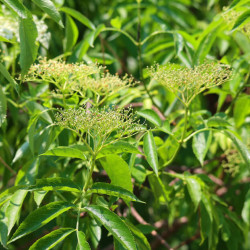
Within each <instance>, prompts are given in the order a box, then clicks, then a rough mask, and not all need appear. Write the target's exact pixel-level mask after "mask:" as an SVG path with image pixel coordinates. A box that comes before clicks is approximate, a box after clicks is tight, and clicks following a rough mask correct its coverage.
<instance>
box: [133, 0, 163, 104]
mask: <svg viewBox="0 0 250 250" xmlns="http://www.w3.org/2000/svg"><path fill="white" fill-rule="evenodd" d="M137 3H138V5H137V16H138V26H137V51H138V52H137V53H138V64H139V79H140V81H141V82H142V83H143V86H144V89H145V91H146V92H147V95H148V96H149V98H150V100H151V102H152V104H153V105H154V106H155V107H157V108H159V107H158V105H157V104H156V103H155V102H154V100H153V97H152V96H151V94H150V92H149V90H148V88H147V86H146V83H145V81H144V79H143V70H142V68H143V67H142V66H143V65H142V42H141V3H140V1H138V2H137Z"/></svg>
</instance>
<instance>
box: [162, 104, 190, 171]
mask: <svg viewBox="0 0 250 250" xmlns="http://www.w3.org/2000/svg"><path fill="white" fill-rule="evenodd" d="M184 119H185V120H184V128H183V131H182V135H181V139H180V141H179V145H178V148H177V149H176V151H175V153H174V155H173V156H172V158H171V159H170V160H169V161H168V162H167V163H166V164H165V167H166V166H168V165H169V164H171V163H172V162H173V160H174V159H175V157H176V155H177V154H178V153H179V150H180V148H181V145H182V144H183V142H184V138H185V134H186V130H187V121H188V106H185V114H184Z"/></svg>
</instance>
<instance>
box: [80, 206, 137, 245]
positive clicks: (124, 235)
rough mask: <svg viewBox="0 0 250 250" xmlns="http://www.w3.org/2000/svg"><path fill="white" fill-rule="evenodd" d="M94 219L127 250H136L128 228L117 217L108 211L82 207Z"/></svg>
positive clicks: (99, 208) (94, 207) (95, 207)
mask: <svg viewBox="0 0 250 250" xmlns="http://www.w3.org/2000/svg"><path fill="white" fill-rule="evenodd" d="M84 209H85V210H86V211H87V212H89V213H90V214H91V215H92V216H94V218H95V219H97V220H98V221H99V222H100V223H102V224H103V226H105V227H106V229H107V230H108V231H109V232H110V233H111V234H112V235H113V236H114V237H115V238H116V239H117V240H118V241H119V242H120V243H121V244H122V245H123V246H124V247H125V248H126V249H128V250H134V249H135V250H136V249H137V247H136V245H135V240H134V237H133V235H132V234H131V232H130V230H129V228H128V226H127V225H126V224H125V223H124V222H123V221H122V220H121V219H120V217H119V216H118V215H116V214H115V213H113V212H111V211H110V210H109V209H107V208H104V207H101V206H96V205H90V206H86V207H84Z"/></svg>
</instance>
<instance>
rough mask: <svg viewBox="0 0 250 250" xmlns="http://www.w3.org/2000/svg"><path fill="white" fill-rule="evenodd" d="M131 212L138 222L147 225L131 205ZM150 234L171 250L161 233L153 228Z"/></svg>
mask: <svg viewBox="0 0 250 250" xmlns="http://www.w3.org/2000/svg"><path fill="white" fill-rule="evenodd" d="M131 214H132V215H133V216H134V217H135V219H136V220H137V221H138V222H139V223H141V224H143V225H148V223H147V222H146V221H145V220H144V219H143V218H142V217H141V216H140V214H139V213H138V212H137V211H136V210H135V208H134V207H132V206H131ZM151 234H152V235H153V236H155V237H156V238H157V239H158V240H159V241H160V242H161V244H162V245H163V246H165V247H166V248H167V249H170V250H172V248H171V247H170V245H169V244H168V243H167V242H166V241H165V240H164V239H163V238H162V237H161V235H159V234H158V233H157V232H156V231H155V230H153V231H152V232H151Z"/></svg>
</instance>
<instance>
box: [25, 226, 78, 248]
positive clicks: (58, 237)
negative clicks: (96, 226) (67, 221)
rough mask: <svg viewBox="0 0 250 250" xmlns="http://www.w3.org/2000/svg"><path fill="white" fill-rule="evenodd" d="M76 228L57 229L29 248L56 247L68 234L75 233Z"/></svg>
mask: <svg viewBox="0 0 250 250" xmlns="http://www.w3.org/2000/svg"><path fill="white" fill-rule="evenodd" d="M74 231H75V229H73V228H60V229H56V230H54V231H52V232H50V233H48V234H46V235H45V236H43V237H42V238H40V239H39V240H37V241H36V242H35V243H34V244H33V245H32V246H31V247H30V248H29V250H41V249H46V250H49V249H51V248H53V247H55V246H56V245H57V244H58V243H60V242H61V241H62V240H64V239H65V238H66V237H67V236H68V235H70V234H71V233H73V232H74Z"/></svg>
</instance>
